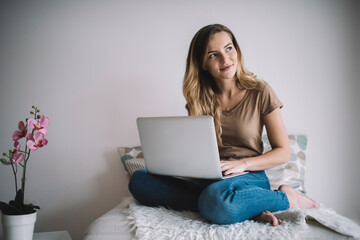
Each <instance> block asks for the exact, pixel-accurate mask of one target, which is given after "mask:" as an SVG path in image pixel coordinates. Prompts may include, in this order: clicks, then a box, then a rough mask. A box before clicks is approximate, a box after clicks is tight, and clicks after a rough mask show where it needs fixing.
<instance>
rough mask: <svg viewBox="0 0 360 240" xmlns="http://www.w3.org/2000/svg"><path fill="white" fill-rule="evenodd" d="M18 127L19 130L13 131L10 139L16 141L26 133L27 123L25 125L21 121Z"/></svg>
mask: <svg viewBox="0 0 360 240" xmlns="http://www.w3.org/2000/svg"><path fill="white" fill-rule="evenodd" d="M18 128H19V130H16V131H14V133H13V135H12V139H13V140H14V141H17V140H19V139H21V138H23V137H25V136H26V134H27V124H26V125H25V123H24V122H23V121H20V122H19V124H18Z"/></svg>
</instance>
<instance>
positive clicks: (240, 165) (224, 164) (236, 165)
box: [220, 158, 246, 175]
mask: <svg viewBox="0 0 360 240" xmlns="http://www.w3.org/2000/svg"><path fill="white" fill-rule="evenodd" d="M220 166H221V171H222V172H223V173H224V175H229V174H234V173H235V174H237V173H243V172H245V171H246V164H245V161H244V159H241V160H231V158H230V159H229V160H227V161H224V160H221V161H220Z"/></svg>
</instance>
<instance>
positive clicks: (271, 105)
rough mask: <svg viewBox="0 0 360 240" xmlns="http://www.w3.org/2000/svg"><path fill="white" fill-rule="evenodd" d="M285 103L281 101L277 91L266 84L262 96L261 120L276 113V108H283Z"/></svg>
mask: <svg viewBox="0 0 360 240" xmlns="http://www.w3.org/2000/svg"><path fill="white" fill-rule="evenodd" d="M282 107H283V103H282V102H281V101H280V99H279V98H278V96H277V95H276V93H275V91H274V90H273V89H272V88H271V87H270V85H269V84H268V83H265V86H264V89H263V91H262V96H261V107H260V109H261V118H264V117H265V116H266V115H268V114H269V113H271V112H272V111H274V110H275V109H276V108H282Z"/></svg>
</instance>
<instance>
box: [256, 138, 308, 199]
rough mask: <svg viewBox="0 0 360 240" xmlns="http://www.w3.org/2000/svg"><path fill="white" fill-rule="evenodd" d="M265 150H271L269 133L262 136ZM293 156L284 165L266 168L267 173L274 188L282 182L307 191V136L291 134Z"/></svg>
mask: <svg viewBox="0 0 360 240" xmlns="http://www.w3.org/2000/svg"><path fill="white" fill-rule="evenodd" d="M262 140H263V143H264V152H268V151H270V150H271V146H270V143H269V140H268V138H267V135H263V137H262ZM289 142H290V149H291V158H290V161H289V162H287V163H284V164H282V165H279V166H276V167H274V168H270V169H268V170H266V175H267V176H268V177H269V179H270V185H271V188H272V189H277V188H278V187H279V186H280V185H281V184H287V185H290V186H291V187H293V188H294V189H296V190H298V191H299V192H302V193H305V192H306V191H305V186H304V176H305V163H306V154H305V151H306V147H307V142H308V139H307V136H305V135H289Z"/></svg>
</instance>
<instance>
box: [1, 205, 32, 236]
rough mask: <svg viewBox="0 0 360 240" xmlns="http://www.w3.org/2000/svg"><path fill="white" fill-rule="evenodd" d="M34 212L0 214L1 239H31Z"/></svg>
mask: <svg viewBox="0 0 360 240" xmlns="http://www.w3.org/2000/svg"><path fill="white" fill-rule="evenodd" d="M36 214H37V213H36V212H34V213H31V214H26V215H4V214H2V215H1V222H2V227H3V234H4V237H3V240H32V239H33V233H34V227H35V222H36Z"/></svg>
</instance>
